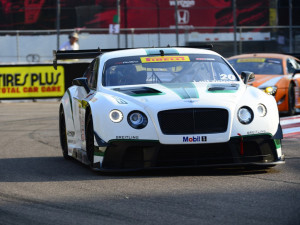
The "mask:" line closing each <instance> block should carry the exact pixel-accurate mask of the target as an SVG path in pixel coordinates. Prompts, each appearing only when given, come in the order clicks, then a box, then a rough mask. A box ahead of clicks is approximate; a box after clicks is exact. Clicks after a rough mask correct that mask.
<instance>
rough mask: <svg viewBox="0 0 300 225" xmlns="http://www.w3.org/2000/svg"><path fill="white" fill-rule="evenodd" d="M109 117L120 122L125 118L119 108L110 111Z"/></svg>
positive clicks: (115, 121)
mask: <svg viewBox="0 0 300 225" xmlns="http://www.w3.org/2000/svg"><path fill="white" fill-rule="evenodd" d="M109 118H110V120H111V121H113V122H114V123H120V122H121V121H122V119H123V113H122V112H121V111H119V110H117V109H114V110H112V111H111V112H110V113H109Z"/></svg>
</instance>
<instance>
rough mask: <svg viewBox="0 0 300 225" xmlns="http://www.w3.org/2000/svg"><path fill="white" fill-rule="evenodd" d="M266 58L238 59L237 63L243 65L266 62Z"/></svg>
mask: <svg viewBox="0 0 300 225" xmlns="http://www.w3.org/2000/svg"><path fill="white" fill-rule="evenodd" d="M265 61H266V59H265V58H247V59H238V60H237V61H236V62H238V63H242V62H265Z"/></svg>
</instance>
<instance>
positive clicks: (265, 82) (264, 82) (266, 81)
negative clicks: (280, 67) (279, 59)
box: [250, 74, 283, 88]
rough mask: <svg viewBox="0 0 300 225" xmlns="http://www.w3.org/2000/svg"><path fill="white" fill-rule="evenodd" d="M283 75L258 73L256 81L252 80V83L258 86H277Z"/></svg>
mask: <svg viewBox="0 0 300 225" xmlns="http://www.w3.org/2000/svg"><path fill="white" fill-rule="evenodd" d="M282 78H283V75H256V74H255V81H253V82H251V83H250V85H252V86H254V87H258V88H266V87H270V86H275V85H276V84H277V83H278V82H279V81H280V80H281V79H282Z"/></svg>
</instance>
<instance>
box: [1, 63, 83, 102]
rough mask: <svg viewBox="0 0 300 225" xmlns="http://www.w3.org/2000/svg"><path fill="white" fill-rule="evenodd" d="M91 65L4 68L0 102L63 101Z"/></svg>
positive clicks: (29, 65)
mask: <svg viewBox="0 0 300 225" xmlns="http://www.w3.org/2000/svg"><path fill="white" fill-rule="evenodd" d="M87 66H88V63H66V64H59V65H58V66H57V70H55V69H54V68H53V66H52V64H38V65H31V64H28V65H26V64H24V65H19V64H18V65H1V66H0V99H2V100H3V99H34V98H59V97H62V96H63V94H64V93H65V90H66V89H67V88H68V87H69V86H71V84H72V80H73V79H74V78H77V77H80V76H82V75H83V72H84V71H85V69H86V68H87Z"/></svg>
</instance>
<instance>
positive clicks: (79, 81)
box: [72, 77, 90, 93]
mask: <svg viewBox="0 0 300 225" xmlns="http://www.w3.org/2000/svg"><path fill="white" fill-rule="evenodd" d="M72 84H73V85H76V86H80V87H84V89H85V90H86V93H89V92H90V88H89V86H88V84H87V78H86V77H79V78H76V79H74V80H73V81H72Z"/></svg>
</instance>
